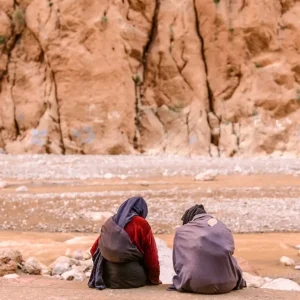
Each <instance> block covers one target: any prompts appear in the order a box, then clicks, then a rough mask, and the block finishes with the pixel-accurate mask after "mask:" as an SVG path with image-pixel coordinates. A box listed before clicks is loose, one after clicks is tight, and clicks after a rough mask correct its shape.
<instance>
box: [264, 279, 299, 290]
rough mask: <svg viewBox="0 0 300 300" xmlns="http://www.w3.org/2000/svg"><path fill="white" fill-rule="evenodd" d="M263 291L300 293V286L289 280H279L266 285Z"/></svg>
mask: <svg viewBox="0 0 300 300" xmlns="http://www.w3.org/2000/svg"><path fill="white" fill-rule="evenodd" d="M261 288H262V289H270V290H281V291H300V286H299V285H298V284H297V283H296V282H294V281H292V280H289V279H285V278H278V279H274V280H272V281H270V282H267V283H265V284H264V285H263V286H262V287H261Z"/></svg>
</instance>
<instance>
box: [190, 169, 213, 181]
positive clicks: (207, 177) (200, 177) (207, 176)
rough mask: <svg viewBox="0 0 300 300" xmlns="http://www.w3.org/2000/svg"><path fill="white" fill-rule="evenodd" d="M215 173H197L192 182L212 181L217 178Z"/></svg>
mask: <svg viewBox="0 0 300 300" xmlns="http://www.w3.org/2000/svg"><path fill="white" fill-rule="evenodd" d="M217 175H218V174H217V173H216V172H214V171H210V170H208V171H206V172H204V173H199V174H197V175H196V176H195V178H194V180H197V181H213V180H214V179H215V178H216V177H217Z"/></svg>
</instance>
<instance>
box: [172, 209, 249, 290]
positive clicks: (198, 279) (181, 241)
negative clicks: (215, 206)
mask: <svg viewBox="0 0 300 300" xmlns="http://www.w3.org/2000/svg"><path fill="white" fill-rule="evenodd" d="M196 212H197V210H196V211H195V213H196ZM198 212H199V210H198ZM200 212H201V211H200ZM173 247H174V248H173V263H174V270H175V273H176V275H175V276H174V278H173V288H175V289H176V290H178V291H181V292H184V291H186V292H193V293H200V294H222V293H227V292H230V291H231V290H234V289H240V288H243V287H245V286H246V283H245V281H244V280H243V278H242V272H241V269H240V268H239V266H238V264H237V262H236V260H235V259H234V257H233V256H232V255H233V252H234V240H233V236H232V233H231V231H230V230H229V229H228V228H227V227H226V226H225V224H223V223H222V222H220V221H218V220H217V219H215V218H213V217H212V216H210V215H208V214H206V212H205V210H204V208H203V211H202V212H201V213H200V214H194V216H192V218H191V217H190V220H189V221H188V222H186V224H185V225H184V226H182V227H180V228H179V229H177V231H176V235H175V238H174V246H173Z"/></svg>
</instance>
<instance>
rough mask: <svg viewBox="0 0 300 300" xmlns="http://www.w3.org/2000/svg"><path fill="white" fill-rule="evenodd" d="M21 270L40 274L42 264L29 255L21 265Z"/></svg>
mask: <svg viewBox="0 0 300 300" xmlns="http://www.w3.org/2000/svg"><path fill="white" fill-rule="evenodd" d="M23 272H24V273H28V274H31V275H40V274H41V273H42V265H41V264H40V262H39V261H37V260H36V259H35V258H34V257H30V258H28V259H27V260H26V262H25V264H24V266H23Z"/></svg>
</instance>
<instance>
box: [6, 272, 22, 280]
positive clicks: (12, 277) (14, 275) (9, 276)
mask: <svg viewBox="0 0 300 300" xmlns="http://www.w3.org/2000/svg"><path fill="white" fill-rule="evenodd" d="M19 277H20V276H19V275H18V274H16V273H14V274H8V275H4V276H3V278H4V279H17V278H19Z"/></svg>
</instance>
